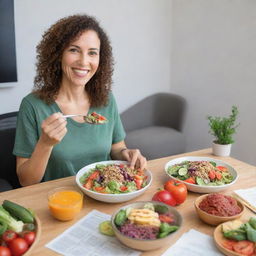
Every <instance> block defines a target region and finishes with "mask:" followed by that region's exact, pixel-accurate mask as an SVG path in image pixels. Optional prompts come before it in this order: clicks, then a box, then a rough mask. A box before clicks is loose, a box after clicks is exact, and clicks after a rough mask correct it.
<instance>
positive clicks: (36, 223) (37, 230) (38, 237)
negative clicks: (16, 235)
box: [22, 216, 41, 256]
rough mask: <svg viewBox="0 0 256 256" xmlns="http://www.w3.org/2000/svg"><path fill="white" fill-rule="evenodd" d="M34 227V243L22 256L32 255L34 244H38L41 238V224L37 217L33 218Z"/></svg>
mask: <svg viewBox="0 0 256 256" xmlns="http://www.w3.org/2000/svg"><path fill="white" fill-rule="evenodd" d="M34 224H35V226H36V230H35V232H36V238H35V241H34V243H33V244H32V245H31V246H30V247H29V249H28V250H27V251H26V252H25V253H24V254H23V255H22V256H29V255H32V254H31V253H32V252H33V249H34V248H35V246H36V244H37V243H38V241H39V239H40V236H41V222H40V220H39V218H38V217H37V216H35V223H34Z"/></svg>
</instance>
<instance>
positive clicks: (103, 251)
mask: <svg viewBox="0 0 256 256" xmlns="http://www.w3.org/2000/svg"><path fill="white" fill-rule="evenodd" d="M105 220H110V215H108V214H105V213H102V212H99V211H97V210H93V211H91V212H90V213H89V214H87V215H86V216H85V217H83V218H82V219H81V220H79V221H78V222H77V223H76V224H74V225H73V226H71V227H70V228H68V229H67V230H66V231H65V232H63V233H62V234H61V235H59V236H58V237H56V238H55V239H53V240H52V241H50V242H49V243H48V244H46V245H45V246H46V247H47V248H49V249H51V250H53V251H56V252H57V253H60V254H62V255H65V256H83V255H86V256H103V255H104V256H117V255H122V256H138V255H140V253H141V252H140V251H136V250H133V249H130V248H128V247H126V246H124V245H122V244H121V243H120V242H119V241H118V240H117V239H116V238H115V237H109V236H105V235H102V234H100V232H99V230H98V227H99V224H100V223H101V222H103V221H105Z"/></svg>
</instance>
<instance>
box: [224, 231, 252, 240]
mask: <svg viewBox="0 0 256 256" xmlns="http://www.w3.org/2000/svg"><path fill="white" fill-rule="evenodd" d="M223 235H224V236H225V237H226V238H228V239H233V240H237V241H241V240H247V236H246V232H245V231H244V230H241V229H237V230H230V231H227V232H224V233H223Z"/></svg>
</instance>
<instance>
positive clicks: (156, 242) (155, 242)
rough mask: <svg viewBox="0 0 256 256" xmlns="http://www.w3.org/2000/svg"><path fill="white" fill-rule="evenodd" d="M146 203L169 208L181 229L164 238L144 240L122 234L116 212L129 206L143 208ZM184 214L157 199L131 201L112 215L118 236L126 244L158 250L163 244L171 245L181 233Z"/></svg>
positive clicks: (112, 221)
mask: <svg viewBox="0 0 256 256" xmlns="http://www.w3.org/2000/svg"><path fill="white" fill-rule="evenodd" d="M146 203H152V204H154V205H162V206H165V207H167V208H168V210H169V211H168V212H169V213H171V214H172V215H173V217H174V221H175V224H174V225H177V226H179V229H178V230H177V231H175V232H173V233H170V234H169V235H167V236H166V237H163V238H157V239H152V240H142V239H137V238H132V237H129V236H126V235H124V234H122V233H121V232H120V231H119V230H118V228H117V227H116V224H115V222H114V220H115V216H116V214H117V213H118V212H119V211H120V210H121V209H124V210H125V209H127V208H130V207H131V208H138V209H140V208H142V207H143V206H144V205H145V204H146ZM182 221H183V220H182V216H181V215H180V213H179V212H178V211H177V210H176V209H175V208H174V207H171V206H169V205H167V204H164V203H161V202H156V201H145V202H136V203H131V204H127V205H125V206H123V207H121V208H119V209H118V210H116V211H115V212H114V213H113V214H112V217H111V224H112V227H113V230H114V233H115V236H116V238H117V239H118V240H119V241H120V242H121V243H123V244H124V245H126V246H128V247H130V248H133V249H136V250H140V251H151V250H156V249H158V248H161V247H163V246H166V245H169V244H170V242H171V241H172V240H173V239H174V238H175V237H176V236H177V234H179V233H180V230H181V226H182Z"/></svg>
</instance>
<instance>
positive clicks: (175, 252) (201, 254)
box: [162, 229, 223, 256]
mask: <svg viewBox="0 0 256 256" xmlns="http://www.w3.org/2000/svg"><path fill="white" fill-rule="evenodd" d="M205 255H207V256H222V255H223V254H222V253H220V251H218V249H217V247H216V246H215V244H214V241H213V237H211V236H208V235H206V234H203V233H201V232H199V231H196V230H195V229H190V230H189V231H188V232H187V233H185V234H183V235H182V236H181V237H180V238H179V240H178V241H177V242H176V243H175V244H174V245H173V246H171V247H170V248H169V249H168V250H167V251H166V252H165V253H164V254H162V256H205Z"/></svg>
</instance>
